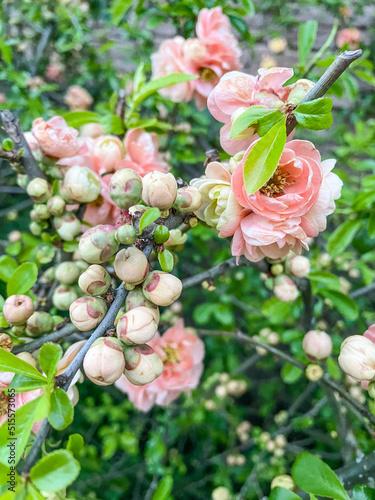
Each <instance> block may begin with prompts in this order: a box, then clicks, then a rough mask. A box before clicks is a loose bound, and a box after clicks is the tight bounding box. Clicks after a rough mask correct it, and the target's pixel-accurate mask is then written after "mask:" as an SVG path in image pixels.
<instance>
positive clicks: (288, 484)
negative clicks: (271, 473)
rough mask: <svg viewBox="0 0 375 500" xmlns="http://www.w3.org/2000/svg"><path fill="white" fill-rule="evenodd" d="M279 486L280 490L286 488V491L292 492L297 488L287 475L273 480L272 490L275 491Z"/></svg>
mask: <svg viewBox="0 0 375 500" xmlns="http://www.w3.org/2000/svg"><path fill="white" fill-rule="evenodd" d="M277 486H279V487H280V488H285V489H286V490H290V491H293V490H294V488H295V484H294V481H293V479H292V478H291V477H290V476H288V475H286V474H283V475H281V476H276V477H274V478H273V480H272V483H271V490H273V489H274V488H276V487H277Z"/></svg>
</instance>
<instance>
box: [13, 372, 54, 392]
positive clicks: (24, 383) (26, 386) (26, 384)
mask: <svg viewBox="0 0 375 500" xmlns="http://www.w3.org/2000/svg"><path fill="white" fill-rule="evenodd" d="M47 383H48V380H47V379H46V378H45V379H44V381H43V382H42V381H41V380H35V378H30V377H25V375H19V374H18V373H16V374H15V375H14V377H13V378H12V381H11V383H10V384H9V388H10V389H15V391H16V392H27V391H33V390H34V389H39V388H40V387H44V386H46V385H47Z"/></svg>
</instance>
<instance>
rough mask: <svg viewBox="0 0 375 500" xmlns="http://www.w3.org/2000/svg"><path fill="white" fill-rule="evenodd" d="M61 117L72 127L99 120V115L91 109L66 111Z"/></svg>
mask: <svg viewBox="0 0 375 500" xmlns="http://www.w3.org/2000/svg"><path fill="white" fill-rule="evenodd" d="M63 118H64V119H65V120H66V123H67V124H68V125H69V127H74V128H77V127H81V126H82V125H86V123H93V122H95V123H98V122H99V121H100V115H98V113H94V112H93V111H68V112H67V113H65V114H64V115H63Z"/></svg>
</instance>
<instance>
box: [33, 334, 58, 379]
mask: <svg viewBox="0 0 375 500" xmlns="http://www.w3.org/2000/svg"><path fill="white" fill-rule="evenodd" d="M61 356H62V349H61V347H60V346H59V345H57V344H52V342H47V343H46V344H44V345H43V346H42V347H41V349H40V351H39V355H38V361H39V365H40V367H41V369H42V370H43V371H44V373H45V374H46V375H47V377H48V378H49V379H52V378H53V377H54V376H55V374H56V371H57V363H58V362H59V361H60V359H61Z"/></svg>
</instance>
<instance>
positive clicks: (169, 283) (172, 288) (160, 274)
mask: <svg viewBox="0 0 375 500" xmlns="http://www.w3.org/2000/svg"><path fill="white" fill-rule="evenodd" d="M142 289H143V294H144V296H145V297H146V299H148V300H150V301H151V302H152V303H153V304H156V305H157V306H170V305H171V304H173V302H174V301H175V300H177V299H178V298H179V296H180V295H181V292H182V283H181V281H180V280H179V279H178V278H176V276H173V274H170V273H166V272H164V271H153V272H152V273H150V274H149V275H148V276H147V278H146V279H145V281H144V283H143V287H142Z"/></svg>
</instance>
